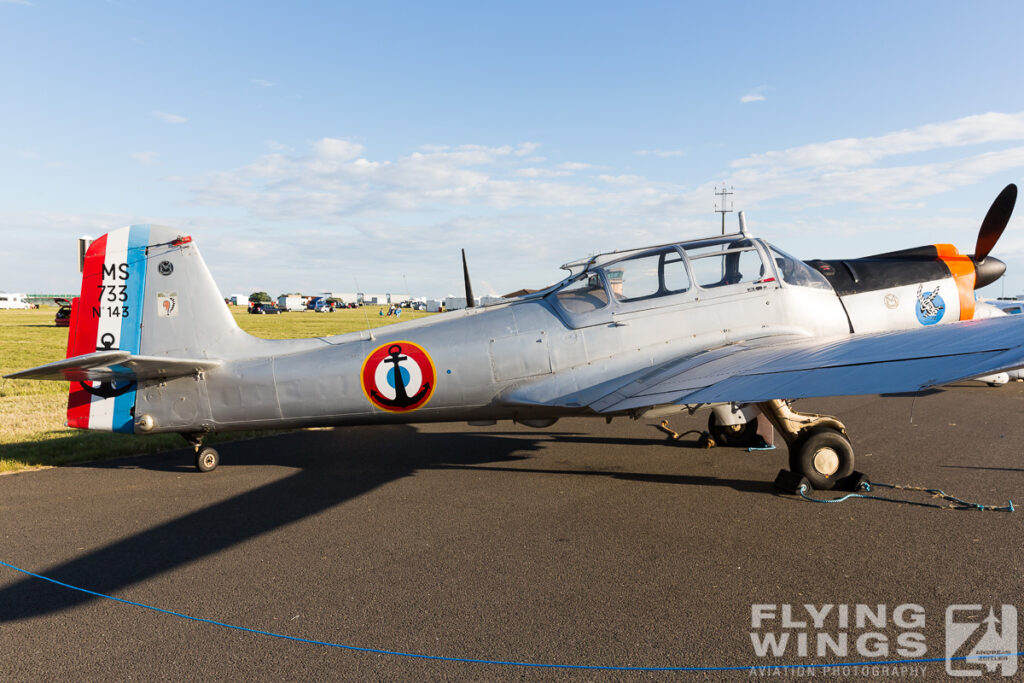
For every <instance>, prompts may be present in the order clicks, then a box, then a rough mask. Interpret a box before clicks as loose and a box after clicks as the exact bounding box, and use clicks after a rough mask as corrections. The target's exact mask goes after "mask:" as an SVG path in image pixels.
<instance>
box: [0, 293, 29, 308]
mask: <svg viewBox="0 0 1024 683" xmlns="http://www.w3.org/2000/svg"><path fill="white" fill-rule="evenodd" d="M0 308H32V306H31V304H29V302H28V301H26V300H25V295H24V294H22V293H21V292H0Z"/></svg>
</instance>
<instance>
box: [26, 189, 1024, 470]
mask: <svg viewBox="0 0 1024 683" xmlns="http://www.w3.org/2000/svg"><path fill="white" fill-rule="evenodd" d="M1016 195H1017V188H1016V186H1015V185H1009V186H1007V187H1006V189H1004V190H1003V192H1002V193H1001V194H1000V195H999V196H998V197H997V198H996V200H995V202H994V203H993V204H992V207H991V208H990V209H989V212H988V214H987V215H986V217H985V219H984V221H983V223H982V226H981V229H980V231H979V234H978V240H977V245H976V247H975V250H974V254H973V255H962V254H960V253H959V252H958V251H957V250H956V248H954V247H953V246H951V245H948V244H936V245H929V246H923V247H917V248H914V249H906V250H903V251H896V252H890V253H885V254H879V255H876V256H869V257H866V258H857V259H849V260H825V261H822V260H813V261H807V262H804V261H800V260H798V259H796V258H793V257H792V256H790V255H788V254H787V253H785V252H784V251H782V250H780V249H778V248H776V247H774V246H772V245H771V244H769V243H768V242H766V241H764V240H762V239H759V238H756V237H754V236H752V235H751V234H750V233H749V232H748V231H747V230H746V228H745V224H744V222H743V217H742V214H741V216H740V232H738V233H735V234H731V235H720V236H715V237H710V238H706V239H699V240H692V241H685V242H678V243H671V244H662V245H657V246H651V247H644V248H640V249H632V250H628V251H618V252H612V253H607V254H600V255H598V256H592V257H588V258H584V259H580V260H578V261H574V262H571V263H568V264H566V265H564V266H563V268H564V269H566V270H568V272H569V275H568V276H567V277H565V279H563V280H561V281H560V282H558V283H557V284H555V285H552V286H550V287H548V288H546V289H543V290H540V291H537V292H533V293H529V294H525V295H523V296H521V297H519V298H517V299H515V300H512V301H511V302H508V303H502V304H498V305H494V306H489V307H483V308H480V307H477V308H468V309H465V310H460V311H455V312H451V313H447V314H444V315H439V316H436V317H431V318H424V319H420V320H415V321H410V322H406V323H401V324H397V325H393V326H390V327H385V328H378V329H375V330H372V331H370V330H365V331H362V332H355V333H351V334H344V335H339V336H334V337H323V338H316V339H299V340H280V341H269V340H264V339H257V338H255V337H252V336H250V335H248V334H246V333H245V332H243V331H242V330H241V329H239V328H238V327H237V325H235V323H234V320H233V318H232V317H231V314H230V313H229V312H228V309H227V307H226V306H224V300H223V298H222V297H221V295H220V293H219V292H218V290H217V286H216V285H215V284H214V282H213V279H212V278H211V276H210V273H209V271H208V270H207V268H206V265H205V264H204V262H203V259H202V257H201V256H200V254H199V249H198V248H197V247H196V245H195V244H194V243H193V241H192V238H191V237H189V236H184V235H181V234H180V233H178V232H177V231H175V230H172V229H169V228H163V227H156V226H148V225H142V226H138V225H137V226H132V227H130V228H123V229H121V230H116V231H114V232H111V233H109V234H107V235H105V236H103V237H101V238H99V239H98V240H96V241H95V242H93V243H92V245H91V246H90V248H89V251H88V255H87V256H86V260H85V268H84V271H83V278H82V293H81V296H80V297H78V298H77V299H75V300H74V311H73V314H72V327H71V330H70V336H69V343H68V354H67V355H68V358H67V359H66V360H62V361H58V362H54V363H50V364H48V365H43V366H41V367H38V368H33V369H31V370H25V371H22V372H16V373H14V374H12V375H8V377H11V378H22V379H51V380H63V381H70V382H71V391H70V396H69V400H68V411H67V415H68V419H67V423H68V425H69V426H71V427H77V428H83V429H99V430H112V431H117V432H127V433H135V434H154V433H159V432H177V433H180V434H182V435H183V436H184V437H185V438H186V439H187V440H188V441H189V442H190V443H191V444H193V446H194V448H195V452H196V466H197V468H198V469H199V470H200V471H209V470H212V469H214V468H215V467H216V466H217V464H218V461H219V457H218V455H217V452H216V451H215V450H214V449H212V448H210V447H203V446H202V440H203V436H204V435H205V434H208V433H210V432H220V431H228V430H246V429H278V428H289V427H313V426H327V425H359V424H363V425H365V424H383V423H396V422H403V423H404V422H436V421H462V420H467V421H471V422H474V423H479V422H487V421H494V420H502V419H511V420H515V421H517V422H520V423H522V424H525V425H529V426H533V427H544V426H548V425H550V424H552V423H554V422H555V421H556V420H557V419H558V418H560V417H564V416H594V417H605V418H609V419H610V418H612V417H615V416H629V417H632V418H640V417H662V416H666V415H669V414H672V413H675V412H679V411H690V412H693V411H695V410H697V409H698V408H700V407H704V406H707V407H710V408H711V410H712V413H711V415H710V417H709V426H710V428H711V430H712V432H713V434H714V436H715V437H716V438H717V439H720V440H721V441H723V442H724V443H725V444H727V445H741V444H744V443H746V442H748V441H749V440H750V439H751V437H752V436H753V435H754V433H755V431H756V429H757V420H759V419H762V418H760V417H758V416H759V415H760V416H763V419H767V420H768V421H769V422H770V423H771V425H773V426H774V427H775V429H777V430H778V431H779V432H780V433H781V435H782V436H783V438H784V439H785V441H786V443H787V445H788V448H789V454H790V455H789V458H790V463H789V464H790V469H792V470H793V471H794V472H795V473H798V474H802V475H803V476H806V477H807V478H808V480H810V482H811V484H812V485H813V486H814V487H815V488H819V489H828V488H832V487H833V486H834V485H835V483H836V482H837V481H839V480H841V479H842V478H844V477H846V476H847V475H849V474H850V473H851V472H852V471H853V466H854V452H853V448H852V446H851V443H850V440H849V438H848V437H847V434H846V429H845V427H844V426H843V424H842V423H841V422H840V421H839V420H837V419H836V418H834V417H831V416H826V415H811V414H805V413H800V412H797V411H795V410H793V408H792V407H791V405H790V403H789V401H791V400H792V399H799V398H806V397H814V396H838V395H849V394H874V393H888V392H912V391H917V390H920V389H923V388H925V387H929V386H933V385H940V384H946V383H949V382H952V381H956V380H960V379H964V378H970V377H977V376H979V375H985V374H991V373H997V372H1000V371H1003V370H1006V369H1010V368H1015V367H1018V366H1021V365H1024V347H1022V344H1024V316H1000V317H993V318H989V319H984V320H973V318H974V312H975V295H974V290H975V288H977V287H981V286H984V285H986V284H989V283H991V282H993V281H995V280H996V279H998V277H999V276H1000V275H1001V274H1002V273H1003V271H1004V270H1005V265H1004V264H1003V263H1002V262H1001V261H999V260H998V259H996V258H993V257H991V256H989V252H990V251H991V250H992V248H993V247H994V246H995V244H996V241H997V240H998V239H999V236H1000V235H1001V234H1002V232H1003V230H1004V229H1005V227H1006V224H1007V222H1008V221H1009V218H1010V214H1011V213H1012V211H1013V206H1014V203H1015V201H1016ZM467 298H469V297H467Z"/></svg>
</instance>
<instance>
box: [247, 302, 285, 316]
mask: <svg viewBox="0 0 1024 683" xmlns="http://www.w3.org/2000/svg"><path fill="white" fill-rule="evenodd" d="M249 312H250V313H255V314H256V315H274V314H277V313H280V312H281V309H280V308H278V307H277V306H275V305H274V304H256V305H255V306H253V307H252V308H250V309H249Z"/></svg>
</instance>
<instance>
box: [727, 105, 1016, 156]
mask: <svg viewBox="0 0 1024 683" xmlns="http://www.w3.org/2000/svg"><path fill="white" fill-rule="evenodd" d="M1011 140H1024V112H1021V113H1017V114H1002V113H995V112H993V113H988V114H978V115H975V116H967V117H964V118H961V119H955V120H953V121H944V122H942V123H930V124H927V125H924V126H919V127H917V128H910V129H905V130H900V131H896V132H894V133H887V134H885V135H880V136H877V137H867V138H843V139H840V140H830V141H829V142H822V143H814V144H810V145H802V146H800V147H793V148H790V149H784V150H780V151H773V152H764V153H761V154H753V155H751V156H748V157H745V158H743V159H738V160H736V161H734V162H733V163H732V166H733V167H734V168H745V167H755V166H756V167H775V168H778V167H782V168H799V167H807V168H822V169H825V168H829V169H833V168H848V167H851V166H864V165H867V164H871V163H877V162H879V161H881V160H883V159H885V158H887V157H890V156H895V155H901V154H910V153H913V152H927V151H931V150H935V149H942V148H951V147H963V146H965V145H974V144H980V143H986V142H1006V141H1011Z"/></svg>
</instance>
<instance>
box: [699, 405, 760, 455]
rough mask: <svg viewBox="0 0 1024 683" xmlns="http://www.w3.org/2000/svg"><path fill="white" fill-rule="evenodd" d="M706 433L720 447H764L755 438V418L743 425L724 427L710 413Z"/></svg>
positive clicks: (716, 417)
mask: <svg viewBox="0 0 1024 683" xmlns="http://www.w3.org/2000/svg"><path fill="white" fill-rule="evenodd" d="M708 433H709V434H711V438H712V439H714V440H715V443H716V444H718V445H720V446H733V447H736V448H746V447H747V446H756V445H762V446H763V445H764V442H763V441H760V440H759V439H758V438H757V418H756V417H755V418H754V419H753V420H748V421H747V422H744V423H743V424H739V425H724V424H720V423H719V422H718V416H717V415H715V414H714V413H713V412H712V413H711V414H710V415H708Z"/></svg>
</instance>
